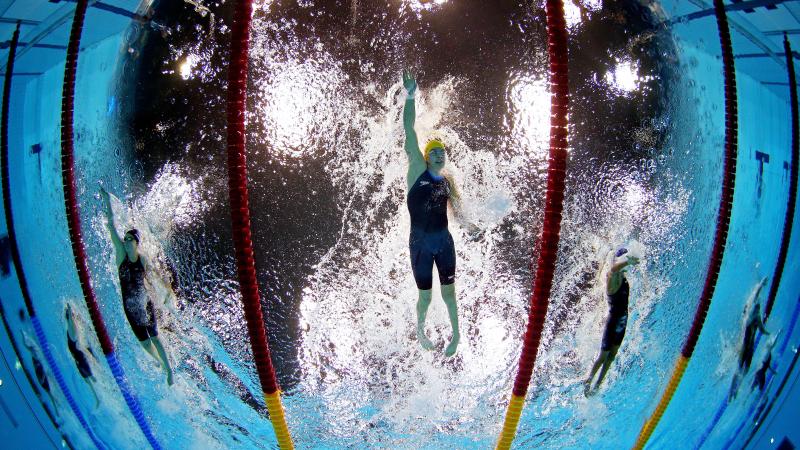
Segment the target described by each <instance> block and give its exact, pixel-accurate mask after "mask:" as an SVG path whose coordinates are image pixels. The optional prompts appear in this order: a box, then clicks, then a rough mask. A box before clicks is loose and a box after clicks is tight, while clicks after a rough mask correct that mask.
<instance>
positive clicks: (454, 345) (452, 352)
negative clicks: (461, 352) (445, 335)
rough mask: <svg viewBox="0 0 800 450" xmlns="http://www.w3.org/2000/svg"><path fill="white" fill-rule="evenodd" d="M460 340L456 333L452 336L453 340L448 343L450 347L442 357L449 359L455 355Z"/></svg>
mask: <svg viewBox="0 0 800 450" xmlns="http://www.w3.org/2000/svg"><path fill="white" fill-rule="evenodd" d="M460 339H461V337H460V336H459V335H458V333H456V334H454V335H453V340H452V341H450V345H448V346H447V348H446V349H445V351H444V356H447V357H450V356H453V355H455V354H456V350H457V349H458V341H459V340H460Z"/></svg>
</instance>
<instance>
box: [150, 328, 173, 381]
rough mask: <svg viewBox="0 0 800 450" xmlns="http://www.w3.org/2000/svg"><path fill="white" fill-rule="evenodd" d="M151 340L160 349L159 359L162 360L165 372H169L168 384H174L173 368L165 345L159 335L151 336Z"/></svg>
mask: <svg viewBox="0 0 800 450" xmlns="http://www.w3.org/2000/svg"><path fill="white" fill-rule="evenodd" d="M150 341H151V342H152V343H153V345H154V346H155V348H156V350H157V351H158V359H159V360H160V361H161V367H163V368H164V372H166V373H167V384H168V385H170V386H172V368H171V367H170V366H169V358H167V352H166V351H164V346H163V345H161V340H160V339H159V338H158V336H153V337H151V338H150Z"/></svg>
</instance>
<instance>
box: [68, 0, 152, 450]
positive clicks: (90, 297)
mask: <svg viewBox="0 0 800 450" xmlns="http://www.w3.org/2000/svg"><path fill="white" fill-rule="evenodd" d="M88 3H89V2H88V0H78V3H77V6H76V8H75V16H74V18H73V20H72V29H71V30H70V35H69V44H68V46H67V60H66V64H65V66H64V85H63V91H62V95H61V175H62V182H63V186H64V208H65V209H66V213H67V228H68V230H69V238H70V244H71V246H72V254H73V257H74V260H75V267H76V270H77V272H78V278H79V280H80V285H81V290H82V291H83V296H84V299H85V300H86V307H87V309H88V310H89V317H90V318H91V321H92V326H93V328H94V331H95V333H96V334H97V339H98V340H99V341H100V347H101V348H102V349H103V353H104V354H105V356H106V361H107V362H108V364H109V367H110V368H111V373H112V374H113V375H114V381H116V383H117V387H119V390H120V392H121V393H122V396H123V398H124V399H125V404H126V405H127V406H128V409H129V410H130V412H131V414H132V415H133V417H134V419H135V420H136V424H137V425H139V428H140V429H141V430H142V433H143V434H144V436H145V439H147V442H148V443H149V444H150V446H151V447H153V449H155V450H160V449H161V445H160V444H159V443H158V441H157V440H156V438H155V436H154V435H153V432H152V430H151V428H150V424H149V423H148V422H147V419H146V418H145V415H144V413H142V408H141V406H140V403H139V401H138V399H137V398H136V396H135V394H134V391H133V390H132V389H131V387H130V386H129V385H128V382H127V379H126V378H125V374H124V372H123V370H122V367H121V366H120V365H119V364H118V362H117V359H116V356H115V355H114V346H113V344H112V343H111V338H110V337H109V336H108V331H107V329H106V326H105V322H104V321H103V316H102V314H101V313H100V307H99V305H98V304H97V299H96V297H95V294H94V289H93V288H92V283H91V276H90V275H89V267H88V265H87V264H86V259H87V257H86V250H85V248H84V245H83V237H82V236H81V219H80V211H79V208H78V197H77V189H76V184H75V146H74V141H73V126H74V117H73V114H74V109H75V76H76V73H77V69H78V53H79V49H80V41H81V33H82V32H83V23H84V19H85V18H86V8H87V6H88Z"/></svg>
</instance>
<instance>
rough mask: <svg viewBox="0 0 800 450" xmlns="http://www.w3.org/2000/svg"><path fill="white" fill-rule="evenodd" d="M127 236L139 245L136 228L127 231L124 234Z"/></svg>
mask: <svg viewBox="0 0 800 450" xmlns="http://www.w3.org/2000/svg"><path fill="white" fill-rule="evenodd" d="M129 234H130V235H131V236H132V237H133V239H134V240H135V241H136V243H137V244H138V243H139V230H137V229H136V228H131V229H130V230H128V231H127V232H126V233H125V235H126V236H127V235H129Z"/></svg>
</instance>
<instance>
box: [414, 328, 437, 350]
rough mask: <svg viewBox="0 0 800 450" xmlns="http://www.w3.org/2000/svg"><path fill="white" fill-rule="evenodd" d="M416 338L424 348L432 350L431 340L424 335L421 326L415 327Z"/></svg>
mask: <svg viewBox="0 0 800 450" xmlns="http://www.w3.org/2000/svg"><path fill="white" fill-rule="evenodd" d="M417 340H418V341H419V344H420V345H421V346H422V348H424V349H425V350H433V342H431V340H430V339H428V336H425V331H424V330H423V329H422V328H421V327H417Z"/></svg>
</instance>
